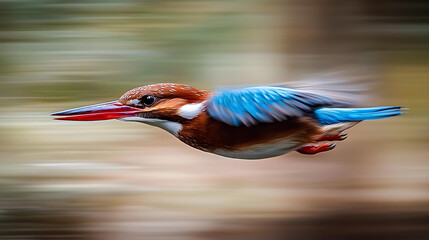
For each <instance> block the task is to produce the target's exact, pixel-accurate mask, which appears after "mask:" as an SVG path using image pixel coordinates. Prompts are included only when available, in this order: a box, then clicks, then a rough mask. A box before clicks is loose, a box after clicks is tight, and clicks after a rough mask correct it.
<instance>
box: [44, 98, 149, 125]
mask: <svg viewBox="0 0 429 240" xmlns="http://www.w3.org/2000/svg"><path fill="white" fill-rule="evenodd" d="M140 111H141V109H140V108H136V107H130V106H127V105H123V104H122V103H120V102H118V101H112V102H106V103H100V104H95V105H90V106H86V107H80V108H73V109H69V110H65V111H61V112H56V113H52V114H51V115H52V116H64V117H59V118H55V119H56V120H72V121H98V120H109V119H118V118H124V117H133V116H135V114H136V113H138V112H140Z"/></svg>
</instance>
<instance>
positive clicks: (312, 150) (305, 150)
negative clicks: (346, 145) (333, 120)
mask: <svg viewBox="0 0 429 240" xmlns="http://www.w3.org/2000/svg"><path fill="white" fill-rule="evenodd" d="M334 147H335V144H333V143H325V144H322V145H306V146H303V147H301V148H300V149H298V150H297V151H298V152H299V153H302V154H316V153H320V152H325V151H329V150H332V149H334Z"/></svg>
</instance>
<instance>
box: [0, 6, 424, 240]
mask: <svg viewBox="0 0 429 240" xmlns="http://www.w3.org/2000/svg"><path fill="white" fill-rule="evenodd" d="M425 10H429V6H428V4H427V3H426V2H425V1H412V2H403V1H399V0H398V1H396V0H395V1H393V2H392V1H363V0H362V1H350V2H349V1H348V2H347V3H345V2H343V1H332V0H330V1H327V0H324V1H267V2H262V1H238V0H235V1H183V2H180V3H179V2H176V1H121V2H115V1H96V0H93V1H53V0H52V1H49V0H44V1H31V0H24V1H5V0H3V1H0V11H1V13H2V14H0V15H1V20H2V21H0V22H1V23H0V27H1V31H0V48H1V53H2V54H1V55H0V73H1V74H0V92H1V98H0V112H1V115H0V143H1V144H0V150H1V152H0V159H1V168H0V239H106V240H110V239H112V240H113V239H246V240H247V239H389V240H392V239H427V238H429V226H428V222H429V192H428V187H429V177H428V176H429V165H428V162H427V161H428V156H429V149H428V143H429V127H428V126H429V119H428V116H429V110H428V109H429V95H428V94H427V92H428V90H429V81H428V79H429V68H428V66H429V54H428V53H429V47H428V45H429V30H428V29H429V28H428V24H429V18H428V16H427V12H429V11H425ZM347 64H351V65H352V66H353V65H359V66H368V67H371V68H372V69H373V71H372V72H371V74H373V76H374V78H373V79H374V80H373V81H374V82H375V83H377V85H376V87H375V89H374V92H375V93H374V95H376V96H377V97H376V98H374V99H373V100H372V102H370V103H369V105H379V104H384V105H403V106H407V107H409V108H410V111H409V112H408V113H407V114H406V115H404V116H401V117H396V118H391V119H385V120H379V121H369V122H365V123H361V124H359V125H357V126H356V127H355V128H353V129H351V130H350V131H348V133H349V138H348V139H347V140H346V141H344V142H341V143H339V144H338V145H337V147H336V149H335V150H334V151H332V152H328V153H323V154H320V155H315V156H303V155H299V154H296V153H290V154H287V155H284V156H281V157H276V158H272V159H268V160H261V161H240V160H233V159H227V158H223V157H219V156H215V155H212V154H208V153H204V152H200V151H197V150H194V149H192V148H190V147H188V146H186V145H184V144H182V143H181V142H179V141H177V140H176V139H174V137H172V136H171V135H169V134H168V133H166V132H163V131H162V130H160V129H155V128H153V127H150V126H145V125H143V124H138V123H124V122H119V121H105V122H85V123H83V122H80V123H79V122H60V121H53V120H52V118H51V117H50V116H49V114H50V113H51V112H55V111H58V110H63V109H68V108H72V107H77V106H81V105H87V104H92V103H97V102H103V101H107V100H113V99H115V98H117V97H119V96H120V95H121V94H122V93H123V92H124V91H126V90H128V89H130V88H133V87H136V86H140V85H145V84H149V83H153V82H180V83H187V84H190V85H193V86H195V87H198V88H206V89H213V88H218V87H222V86H227V85H243V84H263V83H268V82H269V83H276V82H277V83H278V82H284V81H288V80H289V79H294V80H295V79H299V78H300V77H301V76H303V75H306V74H312V73H315V72H318V71H322V70H326V69H332V68H335V67H338V66H344V65H347Z"/></svg>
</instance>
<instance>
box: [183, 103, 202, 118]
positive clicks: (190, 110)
mask: <svg viewBox="0 0 429 240" xmlns="http://www.w3.org/2000/svg"><path fill="white" fill-rule="evenodd" d="M203 107H204V102H200V103H190V104H186V105H183V106H182V107H181V108H179V111H178V113H179V116H181V117H182V118H186V119H193V118H195V117H196V116H198V115H199V114H200V113H201V111H202V110H203Z"/></svg>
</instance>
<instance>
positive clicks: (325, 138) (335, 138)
mask: <svg viewBox="0 0 429 240" xmlns="http://www.w3.org/2000/svg"><path fill="white" fill-rule="evenodd" d="M346 138H347V134H346V133H338V134H335V135H325V136H322V137H321V138H319V139H317V141H342V140H344V139H346Z"/></svg>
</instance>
